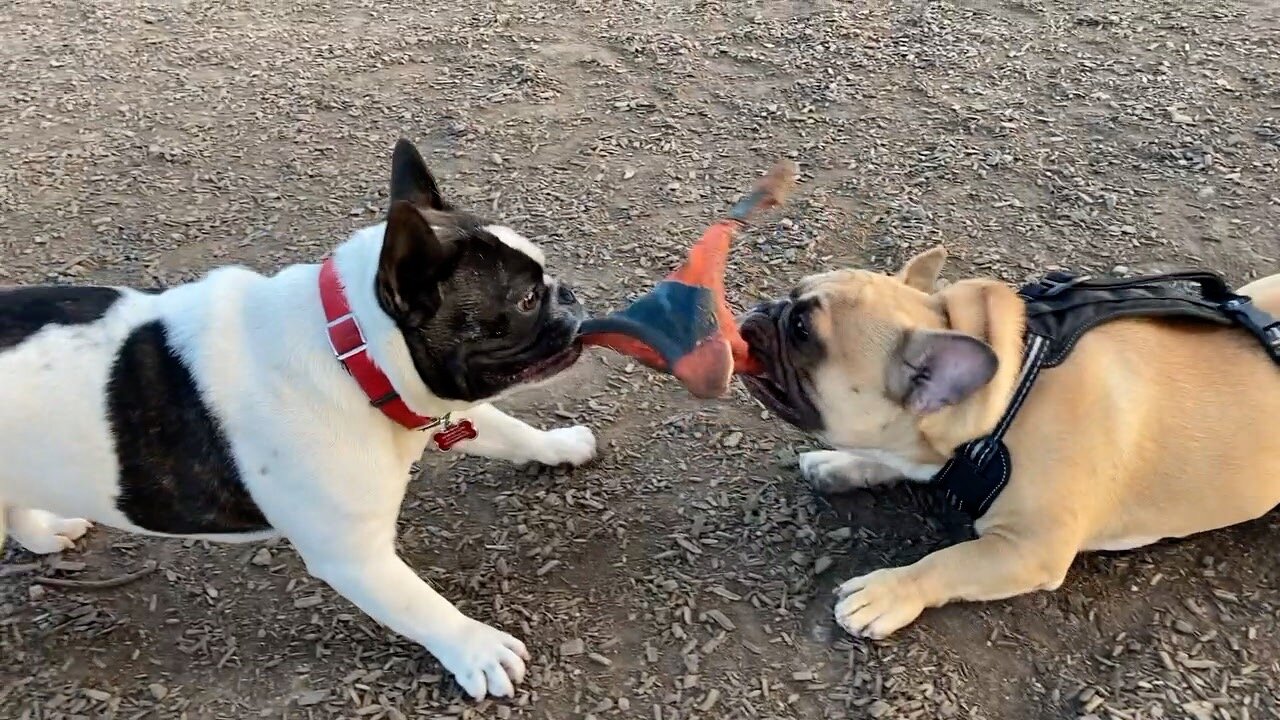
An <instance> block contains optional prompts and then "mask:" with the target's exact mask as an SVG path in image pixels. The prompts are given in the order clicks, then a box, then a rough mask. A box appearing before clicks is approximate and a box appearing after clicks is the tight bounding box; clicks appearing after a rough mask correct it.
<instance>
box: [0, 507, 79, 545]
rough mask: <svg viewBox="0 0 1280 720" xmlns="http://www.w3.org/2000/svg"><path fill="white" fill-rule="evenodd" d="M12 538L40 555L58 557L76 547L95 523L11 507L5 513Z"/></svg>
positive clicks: (42, 511)
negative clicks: (57, 555)
mask: <svg viewBox="0 0 1280 720" xmlns="http://www.w3.org/2000/svg"><path fill="white" fill-rule="evenodd" d="M4 515H5V519H6V520H7V521H8V523H7V524H8V526H9V527H8V530H9V535H10V536H11V537H12V538H13V539H14V540H17V541H18V544H20V545H22V547H24V548H26V549H28V550H30V551H31V552H33V553H36V554H37V555H47V554H49V553H58V552H62V551H63V550H70V549H71V548H73V547H75V544H76V542H75V541H76V540H78V539H79V538H80V537H81V536H83V535H84V534H85V533H86V532H87V531H88V530H89V528H91V527H93V523H91V522H89V521H88V520H83V519H81V518H60V517H58V516H56V515H54V514H53V513H49V512H45V511H44V510H34V509H30V508H17V507H9V508H6V509H5V511H4Z"/></svg>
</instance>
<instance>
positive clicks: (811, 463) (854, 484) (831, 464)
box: [800, 450, 904, 495]
mask: <svg viewBox="0 0 1280 720" xmlns="http://www.w3.org/2000/svg"><path fill="white" fill-rule="evenodd" d="M800 474H801V475H803V476H804V479H805V480H808V481H809V485H810V486H811V487H812V488H813V489H814V490H816V491H818V492H820V493H826V494H829V495H834V494H836V493H843V492H849V491H850V490H856V489H858V488H866V487H871V486H873V485H882V484H884V483H889V482H893V481H895V480H901V479H902V478H903V476H904V475H903V473H902V471H901V470H899V469H897V468H894V467H890V466H888V465H886V464H884V463H881V462H876V461H875V460H871V459H869V458H865V457H862V456H860V455H857V454H856V453H850V452H844V451H842V450H814V451H812V452H807V453H801V455H800Z"/></svg>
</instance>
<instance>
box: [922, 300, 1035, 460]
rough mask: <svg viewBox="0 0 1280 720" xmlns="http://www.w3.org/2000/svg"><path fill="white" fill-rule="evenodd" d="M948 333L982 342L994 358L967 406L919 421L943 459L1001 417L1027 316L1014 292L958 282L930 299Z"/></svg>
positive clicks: (1019, 355)
mask: <svg viewBox="0 0 1280 720" xmlns="http://www.w3.org/2000/svg"><path fill="white" fill-rule="evenodd" d="M933 302H935V303H936V304H937V308H938V310H939V312H940V314H941V315H942V316H943V318H945V322H946V326H947V327H948V328H950V330H951V331H952V332H956V333H961V334H964V335H967V336H969V337H971V338H975V339H978V340H981V341H982V342H983V344H985V345H986V346H987V348H989V349H991V350H992V351H993V352H994V354H995V357H996V358H997V360H998V362H997V366H996V367H995V368H994V369H993V370H992V373H993V374H992V375H991V376H990V377H989V378H987V382H986V383H985V384H984V385H982V386H981V387H980V388H979V389H978V390H977V391H975V392H973V393H972V394H971V396H970V397H969V402H963V403H960V404H957V405H952V406H944V409H943V411H942V412H937V413H934V414H932V415H926V416H924V417H922V418H921V421H920V431H921V432H922V433H923V434H924V436H925V437H926V438H928V440H929V442H930V444H931V445H933V446H934V448H935V449H937V450H938V452H939V453H941V454H942V455H949V454H950V453H951V451H952V450H954V449H955V447H956V446H957V445H959V444H960V443H962V442H964V441H966V440H970V439H972V438H974V437H975V436H977V435H979V434H981V433H983V432H985V431H986V429H988V428H990V427H991V425H992V424H993V423H995V422H996V420H997V419H998V418H999V417H1000V414H1001V413H1003V412H1004V408H1005V404H1006V403H1007V402H1008V400H1009V393H1010V392H1012V391H1013V386H1014V384H1015V383H1016V382H1017V376H1018V371H1019V367H1020V365H1021V363H1020V360H1021V358H1022V332H1023V328H1024V327H1025V326H1026V311H1025V310H1024V307H1025V306H1024V305H1023V302H1022V299H1021V298H1019V297H1018V294H1017V293H1016V292H1014V290H1013V288H1010V287H1009V286H1007V285H1005V284H1004V283H1001V282H998V281H995V280H982V279H973V280H960V281H958V282H956V283H955V284H953V285H950V286H948V287H947V288H946V289H945V290H940V291H938V292H937V293H934V295H933Z"/></svg>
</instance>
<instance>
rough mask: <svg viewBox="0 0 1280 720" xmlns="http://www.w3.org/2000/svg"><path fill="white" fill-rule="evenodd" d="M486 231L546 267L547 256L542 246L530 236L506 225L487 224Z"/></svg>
mask: <svg viewBox="0 0 1280 720" xmlns="http://www.w3.org/2000/svg"><path fill="white" fill-rule="evenodd" d="M484 231H485V232H487V233H489V234H490V235H493V236H494V237H496V238H498V240H501V241H502V244H503V245H506V246H507V247H509V248H511V249H512V250H519V251H520V252H522V253H524V254H525V255H528V256H529V257H530V258H532V259H533V260H534V262H536V263H538V264H539V265H541V266H543V267H546V265H547V257H546V256H545V255H543V254H542V248H540V247H538V246H537V245H535V244H533V241H532V240H530V239H529V238H527V237H525V236H523V235H521V234H520V233H518V232H516V231H515V230H512V229H511V228H509V227H506V226H505V225H485V226H484Z"/></svg>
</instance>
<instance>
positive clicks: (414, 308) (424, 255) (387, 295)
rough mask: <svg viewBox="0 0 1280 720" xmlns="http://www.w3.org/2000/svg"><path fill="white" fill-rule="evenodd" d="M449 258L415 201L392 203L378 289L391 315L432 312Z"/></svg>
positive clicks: (383, 247) (383, 240)
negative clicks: (414, 203) (444, 267)
mask: <svg viewBox="0 0 1280 720" xmlns="http://www.w3.org/2000/svg"><path fill="white" fill-rule="evenodd" d="M447 260H448V248H446V247H445V246H444V245H443V244H442V243H441V242H440V239H439V238H438V237H436V234H435V231H433V230H432V229H431V223H429V222H427V219H426V218H425V217H423V216H422V213H421V212H419V211H418V209H417V208H416V207H414V206H413V205H412V204H410V203H408V202H406V201H404V200H400V201H397V202H395V203H393V204H392V205H391V211H390V212H389V213H388V214H387V229H386V232H385V233H384V234H383V236H382V254H381V255H380V256H379V257H378V275H377V281H376V282H377V291H378V300H379V301H380V302H381V303H382V307H383V309H384V310H386V311H387V312H388V313H390V314H392V315H397V316H402V315H405V314H408V313H415V314H423V313H425V314H427V315H429V314H431V313H433V312H434V310H435V308H436V307H438V305H439V300H440V293H439V289H438V287H437V286H438V283H439V278H440V275H441V272H442V271H443V268H442V266H443V265H444V264H445V263H446V262H447Z"/></svg>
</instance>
